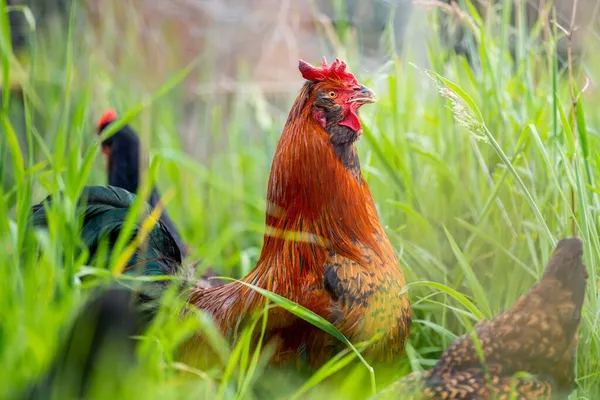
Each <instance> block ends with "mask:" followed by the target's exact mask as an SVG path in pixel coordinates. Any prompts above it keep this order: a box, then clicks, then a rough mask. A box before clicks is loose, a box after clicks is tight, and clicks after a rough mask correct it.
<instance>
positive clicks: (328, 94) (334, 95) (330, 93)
mask: <svg viewBox="0 0 600 400" xmlns="http://www.w3.org/2000/svg"><path fill="white" fill-rule="evenodd" d="M327 96H329V97H331V98H332V99H335V98H336V97H337V93H336V92H334V91H333V90H332V91H331V92H329V93H327Z"/></svg>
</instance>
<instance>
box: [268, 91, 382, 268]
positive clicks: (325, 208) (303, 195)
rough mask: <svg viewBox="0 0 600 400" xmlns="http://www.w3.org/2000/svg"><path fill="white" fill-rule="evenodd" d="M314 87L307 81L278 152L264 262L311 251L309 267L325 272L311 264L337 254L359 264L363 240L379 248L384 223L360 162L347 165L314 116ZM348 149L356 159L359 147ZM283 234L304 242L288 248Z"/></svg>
mask: <svg viewBox="0 0 600 400" xmlns="http://www.w3.org/2000/svg"><path fill="white" fill-rule="evenodd" d="M310 86H311V84H310V83H307V84H306V85H305V86H304V87H303V89H302V92H301V93H300V96H299V97H298V99H297V100H296V103H295V104H294V106H293V108H292V111H291V112H290V117H289V118H288V121H287V123H286V126H285V128H284V130H283V133H282V136H281V139H280V141H279V144H278V146H277V150H276V152H275V156H274V159H273V165H272V168H271V175H270V179H269V185H268V190H267V201H268V206H267V216H266V225H267V231H266V233H265V240H264V245H263V249H262V253H261V257H260V260H261V261H267V260H268V259H269V258H270V257H273V256H274V255H275V254H276V253H279V252H282V251H283V252H286V251H293V250H292V249H290V248H288V247H292V248H295V249H296V250H297V251H299V252H300V253H301V254H302V253H308V254H302V255H303V257H302V261H304V264H308V265H304V266H303V268H305V267H306V266H308V267H309V268H316V269H318V270H321V269H322V262H317V264H316V265H311V264H312V263H310V262H308V263H307V261H308V260H310V258H311V257H313V256H317V257H316V258H317V259H318V261H323V260H324V258H326V257H327V254H328V253H329V251H334V252H335V253H337V254H340V255H343V256H345V257H348V258H350V259H353V260H355V261H357V262H358V261H360V258H361V255H360V252H359V251H358V249H357V247H356V244H357V242H359V243H362V244H365V245H369V246H376V243H375V242H374V240H373V234H374V233H376V232H378V231H380V229H381V225H380V223H379V219H378V217H377V213H376V210H375V205H374V203H373V199H372V197H371V192H370V190H369V187H368V185H367V184H366V183H365V182H364V180H363V179H362V175H361V174H360V167H359V166H358V162H357V163H356V165H355V166H354V168H353V169H349V168H348V167H347V166H345V165H343V163H342V162H341V160H340V158H339V156H338V155H337V154H336V153H335V151H334V149H333V147H332V145H331V142H330V137H329V134H328V133H327V131H326V130H325V129H324V128H323V127H322V126H321V125H320V124H319V123H318V122H317V121H316V120H315V118H314V117H313V116H312V101H313V99H312V97H311V96H310V95H309V94H310ZM348 146H350V147H349V149H348V151H350V152H352V153H353V154H354V155H356V148H355V146H354V144H349V145H348ZM282 236H284V237H285V238H290V237H297V238H298V242H297V243H296V244H295V245H290V246H285V245H282V241H286V242H289V241H290V240H289V239H284V238H282ZM315 261H317V260H315ZM260 264H261V262H260V261H259V265H260ZM288 267H289V264H287V265H286V268H288ZM296 267H298V268H300V266H296ZM276 268H279V267H276Z"/></svg>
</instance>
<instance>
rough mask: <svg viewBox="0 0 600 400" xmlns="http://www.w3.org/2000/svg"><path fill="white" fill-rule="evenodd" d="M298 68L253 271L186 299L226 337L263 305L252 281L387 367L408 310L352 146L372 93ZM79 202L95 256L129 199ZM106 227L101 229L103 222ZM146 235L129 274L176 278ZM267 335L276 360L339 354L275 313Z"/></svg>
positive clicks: (157, 237) (122, 194)
mask: <svg viewBox="0 0 600 400" xmlns="http://www.w3.org/2000/svg"><path fill="white" fill-rule="evenodd" d="M299 70H300V73H301V74H302V77H303V78H304V79H306V82H305V83H304V85H303V87H302V89H301V90H300V94H299V95H298V97H297V98H296V101H295V103H294V105H293V107H292V109H291V111H290V113H289V116H288V119H287V122H286V124H285V127H284V129H283V133H282V135H281V138H280V140H279V143H278V146H277V149H276V152H275V155H274V159H273V164H272V168H271V174H270V178H269V183H268V189H267V210H266V232H265V236H264V243H263V248H262V251H261V254H260V257H259V259H258V262H257V265H256V266H255V267H254V269H253V270H252V271H251V272H250V273H248V275H246V276H245V277H243V278H242V279H241V282H232V283H228V284H226V285H221V286H218V287H211V288H197V287H194V288H191V289H190V292H189V298H188V301H189V302H190V303H191V304H192V305H194V306H196V307H198V308H200V309H202V310H204V311H206V312H208V313H209V314H210V315H212V317H213V319H214V321H215V322H216V324H217V325H218V326H219V327H220V329H221V331H222V332H223V333H224V334H225V336H226V337H228V338H229V339H233V338H234V337H235V333H236V330H237V328H238V326H240V325H243V324H244V322H245V321H247V320H248V319H249V318H250V316H251V315H252V314H254V313H256V312H260V311H262V310H263V307H264V305H265V301H266V299H265V298H264V297H263V296H262V295H260V294H258V293H257V292H256V291H253V290H252V289H250V288H249V287H247V286H245V285H244V283H248V284H252V285H255V286H258V287H260V288H263V289H267V290H270V291H272V292H274V293H276V294H279V295H281V296H283V297H286V298H288V299H290V300H292V301H294V302H296V303H298V304H300V305H302V306H304V307H306V308H308V309H309V310H311V311H313V312H315V313H316V314H318V315H320V316H321V317H323V318H325V319H326V320H328V321H329V322H331V323H332V324H333V325H335V326H336V327H337V329H339V330H340V331H341V332H342V333H343V334H344V335H345V336H346V337H347V338H348V339H350V340H351V341H353V342H363V341H368V340H370V339H374V338H375V339H377V340H374V343H372V344H371V345H370V346H369V347H368V348H367V349H366V351H365V352H364V354H365V356H366V357H368V358H370V359H372V360H375V361H379V360H381V361H384V360H395V359H397V358H398V357H399V355H400V354H401V353H402V352H403V350H404V345H405V342H406V339H407V337H408V335H409V331H410V323H411V308H410V304H409V300H408V297H407V294H406V293H404V292H403V290H402V289H403V287H404V286H405V279H404V275H403V272H402V270H401V268H400V265H399V263H398V259H397V258H396V255H395V253H394V250H393V248H392V246H391V244H390V242H389V240H388V238H387V236H386V233H385V231H384V229H383V226H382V224H381V222H380V220H379V217H378V214H377V210H376V208H375V203H374V201H373V198H372V196H371V193H370V190H369V186H368V185H367V182H366V181H365V180H364V178H363V176H362V174H361V169H360V163H359V160H358V154H357V150H356V147H355V142H356V141H357V140H358V138H359V137H360V135H361V133H362V129H361V123H360V120H359V117H358V110H359V108H360V107H361V106H362V105H364V104H367V103H373V102H375V95H374V93H373V92H372V91H371V90H369V89H368V88H366V87H365V86H363V85H361V84H360V83H359V82H358V81H357V79H356V77H355V76H354V75H353V74H352V73H350V72H349V71H348V70H347V69H346V64H345V62H343V61H340V60H337V59H336V60H335V61H334V62H333V63H332V64H331V65H328V64H327V62H326V60H323V63H322V65H321V67H315V66H313V65H311V64H309V63H307V62H305V61H302V60H301V61H300V62H299ZM114 151H115V150H114V149H113V148H111V151H110V153H111V157H112V156H113V155H112V154H113V152H114ZM82 197H83V198H84V199H85V203H84V202H82V203H81V207H82V208H83V212H82V213H83V214H84V225H83V230H84V231H86V232H89V231H91V232H93V234H92V235H89V234H88V235H83V238H84V240H85V241H86V244H87V245H88V247H89V248H91V249H92V250H93V249H94V248H95V246H96V242H97V241H98V240H99V238H100V237H101V236H102V235H108V236H109V237H110V238H114V237H115V235H116V234H118V232H119V229H120V226H121V225H122V223H123V221H124V220H125V214H124V213H123V211H124V210H126V209H127V208H128V206H130V205H131V204H132V203H133V199H134V198H135V197H134V196H133V195H132V194H131V193H129V192H127V191H125V190H124V189H120V188H114V187H109V188H104V187H88V188H85V190H84V193H83V196H82ZM47 201H51V199H47ZM43 209H44V206H43V205H40V206H38V209H37V210H36V214H37V215H35V216H34V217H37V218H35V220H36V221H37V225H38V226H43V225H44V223H45V222H44V221H45V218H44V216H43ZM99 209H101V213H100V212H98V210H99ZM100 214H103V215H104V216H103V217H102V216H101V215H100ZM104 220H105V221H109V223H106V225H103V221H104ZM138 228H139V226H138ZM150 235H151V236H152V240H151V241H149V242H148V244H149V246H148V248H149V249H147V250H149V251H150V252H152V253H153V255H152V257H151V258H150V257H145V256H144V254H143V251H144V250H143V249H138V252H137V253H136V254H135V255H134V257H133V259H132V261H130V262H129V264H128V266H127V268H126V270H127V271H128V272H129V271H130V267H134V266H135V268H136V269H137V270H138V271H139V272H140V273H141V274H142V275H144V274H148V273H159V272H160V271H162V272H163V273H164V274H170V273H173V271H176V270H177V268H178V266H179V264H180V262H181V260H180V258H178V257H177V256H178V255H179V251H174V248H173V246H172V244H173V243H174V239H173V237H172V235H171V234H170V232H169V231H168V230H167V229H165V226H164V224H162V223H161V222H160V221H159V224H158V226H157V227H155V228H154V230H153V231H152V232H151V233H150ZM163 246H165V247H164V248H163ZM175 249H177V246H175ZM90 253H92V254H93V251H90ZM145 264H150V265H152V268H148V267H147V266H146V265H145ZM158 291H160V289H158ZM266 337H267V338H266V339H267V340H269V339H274V340H276V341H277V342H278V343H279V347H278V350H277V352H276V353H275V354H274V356H273V358H272V361H273V362H274V363H283V362H287V361H290V359H291V360H293V359H296V360H298V359H300V360H304V361H305V362H306V363H308V365H310V366H313V367H318V366H320V365H322V364H323V363H324V362H325V361H326V360H328V359H329V358H330V357H331V355H332V354H334V353H335V352H336V351H338V350H339V349H340V348H341V346H342V344H341V343H340V342H336V341H335V339H334V338H333V337H331V336H330V335H329V334H327V333H325V332H323V331H321V330H320V329H318V328H316V327H315V326H313V325H311V324H309V323H308V322H305V321H304V320H301V319H300V318H298V317H296V316H294V315H292V314H291V313H288V312H287V311H285V310H283V309H281V308H275V309H271V310H270V311H269V315H268V325H267V331H266ZM201 342H202V339H201V338H196V339H194V340H192V341H191V342H190V343H189V344H187V345H186V346H184V347H185V349H184V352H185V350H186V349H187V350H188V351H191V349H198V347H199V346H200V344H201Z"/></svg>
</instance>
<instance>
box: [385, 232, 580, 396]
mask: <svg viewBox="0 0 600 400" xmlns="http://www.w3.org/2000/svg"><path fill="white" fill-rule="evenodd" d="M582 251H583V250H582V243H581V241H580V240H579V239H577V238H567V239H562V240H561V241H560V242H559V243H558V245H557V247H556V250H555V252H554V254H553V256H552V258H551V259H550V261H549V263H548V265H547V267H546V269H545V271H544V275H543V277H542V279H541V280H540V281H539V282H538V283H537V284H536V285H535V286H533V288H531V290H530V291H529V293H527V294H526V295H524V296H522V297H521V298H520V299H519V300H518V301H517V302H516V303H515V304H514V305H513V307H512V308H511V309H510V310H509V311H506V312H504V313H502V314H499V315H497V316H496V317H495V318H494V319H492V320H491V321H482V322H480V323H478V324H477V325H476V326H475V332H476V334H477V338H478V341H479V344H480V346H481V349H482V351H483V357H484V359H485V363H482V362H481V360H480V358H479V356H478V353H477V351H476V350H475V347H474V344H473V339H472V337H471V335H469V334H466V335H464V336H461V337H459V338H458V339H456V340H455V341H454V343H452V344H451V345H450V346H449V347H448V348H447V349H446V351H444V353H443V354H442V356H441V357H440V359H439V361H438V362H437V364H436V365H435V366H434V367H433V368H432V369H431V370H429V371H427V372H425V373H415V374H412V375H410V376H409V377H407V378H405V379H403V380H400V381H399V382H398V383H396V384H394V385H393V386H392V387H390V388H388V389H386V390H385V391H384V392H382V393H381V395H380V396H378V397H377V398H379V399H382V398H403V399H404V398H412V399H488V398H500V399H509V398H517V399H550V398H557V397H558V398H566V395H567V394H568V393H569V392H571V391H572V390H573V389H574V386H575V382H574V357H575V350H576V347H577V342H578V339H577V332H578V328H579V322H580V319H581V308H582V304H583V299H584V294H585V286H586V281H587V271H586V268H585V266H584V265H583V263H582ZM484 365H485V367H484ZM519 372H525V373H527V374H529V375H532V377H513V375H514V374H516V373H519ZM408 394H411V395H412V397H410V396H407V395H408ZM512 394H514V396H515V397H511V395H512ZM561 396H562V397H561Z"/></svg>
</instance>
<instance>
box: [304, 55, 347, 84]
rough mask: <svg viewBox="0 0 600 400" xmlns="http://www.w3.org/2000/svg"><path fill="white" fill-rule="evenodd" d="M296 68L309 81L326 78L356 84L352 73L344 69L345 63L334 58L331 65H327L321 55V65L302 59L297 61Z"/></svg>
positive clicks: (321, 80) (324, 79)
mask: <svg viewBox="0 0 600 400" xmlns="http://www.w3.org/2000/svg"><path fill="white" fill-rule="evenodd" d="M298 69H299V70H300V73H301V74H302V77H303V78H304V79H306V80H309V81H314V82H323V81H327V80H333V81H342V82H344V83H345V84H348V85H358V81H357V80H356V77H355V76H354V75H352V73H350V72H348V71H346V63H345V62H344V61H340V60H339V59H337V58H336V59H335V61H334V62H333V63H331V65H327V60H326V59H325V57H323V63H322V64H321V67H320V68H319V67H315V66H313V65H310V64H309V63H307V62H306V61H304V60H300V62H299V63H298Z"/></svg>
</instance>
